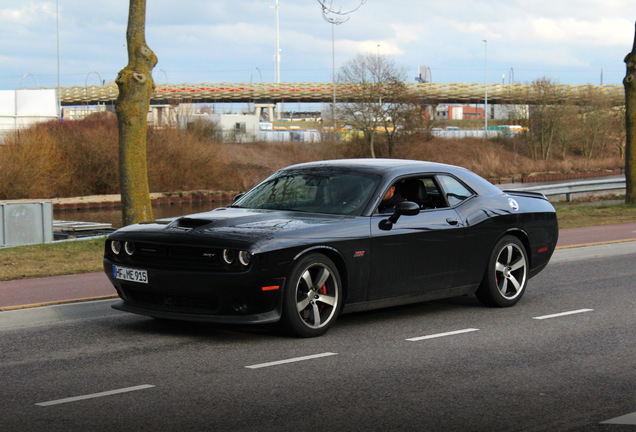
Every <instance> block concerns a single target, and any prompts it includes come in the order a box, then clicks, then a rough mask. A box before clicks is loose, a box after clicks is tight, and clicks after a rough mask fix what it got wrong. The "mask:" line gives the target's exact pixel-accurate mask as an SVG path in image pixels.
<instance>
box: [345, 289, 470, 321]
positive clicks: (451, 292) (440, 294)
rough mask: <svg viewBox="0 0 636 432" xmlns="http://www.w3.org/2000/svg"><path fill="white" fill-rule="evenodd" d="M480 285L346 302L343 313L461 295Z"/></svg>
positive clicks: (468, 293)
mask: <svg viewBox="0 0 636 432" xmlns="http://www.w3.org/2000/svg"><path fill="white" fill-rule="evenodd" d="M478 286H479V285H466V286H462V287H457V288H450V289H445V290H439V291H431V292H428V293H425V294H419V295H415V296H402V297H391V298H386V299H379V300H373V301H369V302H360V303H352V304H345V305H344V307H343V308H342V312H341V313H343V314H346V313H351V312H362V311H367V310H373V309H381V308H386V307H392V306H401V305H407V304H412V303H421V302H425V301H432V300H440V299H445V298H450V297H459V296H463V295H470V294H474V293H475V291H476V290H477V288H478Z"/></svg>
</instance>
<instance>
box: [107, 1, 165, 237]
mask: <svg viewBox="0 0 636 432" xmlns="http://www.w3.org/2000/svg"><path fill="white" fill-rule="evenodd" d="M145 28H146V0H130V6H129V11H128V29H127V30H126V42H127V47H128V65H127V66H126V67H125V68H124V69H123V70H122V71H120V72H119V74H118V75H117V80H116V82H117V86H118V88H119V95H118V97H117V102H116V103H115V111H116V112H117V121H118V124H119V184H120V189H121V204H122V219H123V224H124V225H130V224H133V223H138V222H143V221H145V220H150V219H152V206H151V204H150V189H149V187H148V169H147V165H146V131H147V127H148V125H147V115H148V108H149V106H150V97H151V95H152V92H153V91H154V82H153V80H152V68H154V67H155V65H156V64H157V56H156V55H155V53H153V52H152V50H151V49H150V48H149V47H148V45H146V36H145Z"/></svg>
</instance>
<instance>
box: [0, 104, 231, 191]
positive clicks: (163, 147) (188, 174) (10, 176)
mask: <svg viewBox="0 0 636 432" xmlns="http://www.w3.org/2000/svg"><path fill="white" fill-rule="evenodd" d="M197 132H198V131H197ZM147 146H148V152H147V157H148V177H149V183H150V189H151V191H153V192H157V191H174V190H190V189H225V188H226V187H227V188H230V189H232V190H234V188H235V187H236V182H234V181H233V179H232V178H231V177H229V178H228V177H227V176H226V175H225V168H226V158H225V151H224V148H223V146H222V145H220V144H218V143H216V142H215V141H213V140H211V139H204V138H202V137H200V136H197V134H196V133H190V132H187V131H179V130H173V129H166V130H150V131H149V132H148V141H147ZM118 161H119V158H118V150H117V119H116V118H115V116H114V115H113V114H110V113H108V114H107V113H103V114H97V115H92V116H89V117H87V118H86V119H84V120H80V121H62V122H60V121H53V122H47V123H41V124H37V125H35V126H33V127H31V128H28V129H24V130H19V131H16V132H14V133H13V134H11V135H9V136H8V137H7V138H6V139H5V145H2V146H0V172H1V173H2V175H1V176H0V199H20V198H53V197H68V196H82V195H102V194H117V193H119V162H118Z"/></svg>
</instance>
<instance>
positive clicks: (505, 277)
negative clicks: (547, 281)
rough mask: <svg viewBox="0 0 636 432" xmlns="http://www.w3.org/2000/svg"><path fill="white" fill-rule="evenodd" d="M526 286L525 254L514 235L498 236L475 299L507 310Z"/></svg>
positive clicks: (520, 295)
mask: <svg viewBox="0 0 636 432" xmlns="http://www.w3.org/2000/svg"><path fill="white" fill-rule="evenodd" d="M527 283H528V255H527V253H526V248H525V247H524V246H523V244H522V243H521V241H520V240H519V239H518V238H517V237H514V236H511V235H507V236H504V237H502V238H501V239H500V240H499V241H498V242H497V244H496V245H495V247H494V248H493V250H492V252H491V254H490V258H489V260H488V267H487V268H486V274H485V275H484V278H483V280H482V281H481V285H479V288H478V289H477V292H476V295H477V298H478V299H479V300H480V301H481V302H482V303H484V304H486V305H488V306H495V307H509V306H513V305H514V304H516V303H517V302H518V301H519V300H520V299H521V297H522V296H523V293H524V292H525V289H526V285H527Z"/></svg>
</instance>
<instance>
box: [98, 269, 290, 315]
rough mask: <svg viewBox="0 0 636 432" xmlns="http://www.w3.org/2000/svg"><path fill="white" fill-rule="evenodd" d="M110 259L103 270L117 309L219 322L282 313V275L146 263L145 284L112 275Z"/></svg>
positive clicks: (142, 313)
mask: <svg viewBox="0 0 636 432" xmlns="http://www.w3.org/2000/svg"><path fill="white" fill-rule="evenodd" d="M113 264H115V263H113V262H111V261H109V260H108V259H106V258H105V259H104V271H105V273H106V275H107V276H108V278H109V280H110V281H111V283H112V284H113V286H114V287H115V289H116V290H117V294H118V295H119V297H120V298H121V299H122V300H123V301H121V302H119V303H117V304H115V305H113V307H114V308H115V309H118V310H122V311H126V312H131V313H136V314H141V315H147V316H151V317H155V318H165V319H175V320H184V321H198V322H212V323H224V324H229V323H244V324H257V323H259V324H260V323H272V322H276V321H279V320H280V317H281V312H282V289H283V285H284V282H285V280H284V278H272V277H270V276H268V275H266V274H263V273H262V272H258V271H247V272H241V273H227V272H223V273H221V272H205V271H193V270H175V269H161V268H147V267H146V268H143V270H146V271H147V273H148V283H147V284H146V283H138V282H130V281H124V280H120V279H116V278H115V277H114V276H113V271H112V267H113ZM115 265H118V264H115ZM276 287H277V288H276Z"/></svg>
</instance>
